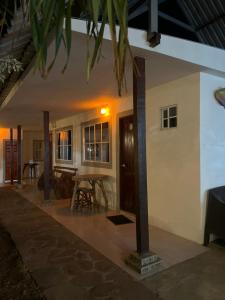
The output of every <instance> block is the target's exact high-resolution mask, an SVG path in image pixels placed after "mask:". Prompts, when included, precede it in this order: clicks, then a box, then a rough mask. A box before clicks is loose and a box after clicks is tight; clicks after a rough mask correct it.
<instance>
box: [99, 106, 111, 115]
mask: <svg viewBox="0 0 225 300" xmlns="http://www.w3.org/2000/svg"><path fill="white" fill-rule="evenodd" d="M100 114H101V115H103V116H105V117H107V116H109V114H110V110H109V107H108V106H105V107H102V108H101V109H100Z"/></svg>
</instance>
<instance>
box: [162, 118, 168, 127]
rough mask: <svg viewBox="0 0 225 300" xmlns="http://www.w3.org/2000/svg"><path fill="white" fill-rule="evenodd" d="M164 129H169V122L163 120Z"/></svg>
mask: <svg viewBox="0 0 225 300" xmlns="http://www.w3.org/2000/svg"><path fill="white" fill-rule="evenodd" d="M163 128H168V120H163Z"/></svg>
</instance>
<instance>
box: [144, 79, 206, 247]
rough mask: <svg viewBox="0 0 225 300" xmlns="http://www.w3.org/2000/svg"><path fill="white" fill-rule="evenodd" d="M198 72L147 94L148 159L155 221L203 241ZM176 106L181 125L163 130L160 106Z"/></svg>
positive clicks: (151, 201) (150, 194)
mask: <svg viewBox="0 0 225 300" xmlns="http://www.w3.org/2000/svg"><path fill="white" fill-rule="evenodd" d="M199 97H200V75H199V74H194V75H191V76H188V77H185V78H181V79H179V80H176V81H173V82H169V83H167V84H164V85H163V86H158V87H156V88H154V89H152V90H150V91H149V92H148V93H147V103H149V104H148V106H147V141H148V143H147V153H148V154H147V158H148V193H149V204H150V205H149V216H150V222H151V224H154V225H156V226H158V227H160V228H162V229H165V230H167V231H170V232H172V233H175V234H177V235H180V236H183V237H185V238H187V239H190V240H194V241H196V242H201V240H202V237H201V222H200V215H201V205H200V144H199V142H200V133H199V130H200V125H199V116H200V111H199V105H200V103H199ZM173 104H177V109H178V126H177V128H174V129H163V130H162V129H161V123H160V108H161V107H164V106H169V105H173Z"/></svg>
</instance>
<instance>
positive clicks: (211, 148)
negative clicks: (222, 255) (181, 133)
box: [200, 73, 225, 236]
mask: <svg viewBox="0 0 225 300" xmlns="http://www.w3.org/2000/svg"><path fill="white" fill-rule="evenodd" d="M200 76H201V77H200V78H201V97H200V99H201V116H200V125H201V203H202V218H201V222H202V229H204V224H205V211H206V199H207V191H208V189H211V188H214V187H218V186H222V185H225V171H224V170H225V132H224V128H225V110H224V108H223V107H222V106H220V105H219V104H218V103H217V101H216V99H215V97H214V92H215V91H216V90H217V89H219V88H224V87H225V79H224V78H220V77H217V76H213V75H209V74H205V73H201V75H200ZM202 236H203V233H202Z"/></svg>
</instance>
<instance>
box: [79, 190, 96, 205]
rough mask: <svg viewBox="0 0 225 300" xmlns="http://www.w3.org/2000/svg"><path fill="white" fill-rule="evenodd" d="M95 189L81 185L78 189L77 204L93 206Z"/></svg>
mask: <svg viewBox="0 0 225 300" xmlns="http://www.w3.org/2000/svg"><path fill="white" fill-rule="evenodd" d="M92 196H93V190H92V189H90V188H85V187H80V188H78V190H77V206H80V207H91V206H92Z"/></svg>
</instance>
